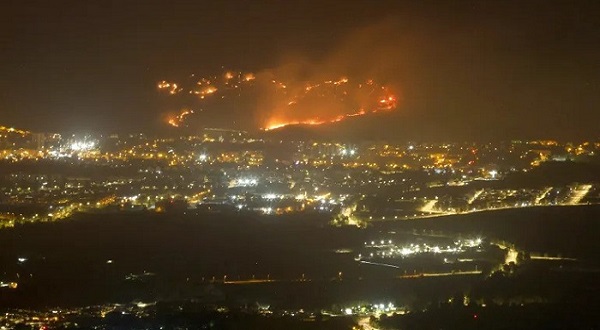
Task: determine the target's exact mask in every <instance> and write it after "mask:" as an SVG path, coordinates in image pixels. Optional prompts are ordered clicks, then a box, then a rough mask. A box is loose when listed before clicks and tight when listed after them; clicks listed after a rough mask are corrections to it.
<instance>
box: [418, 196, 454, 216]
mask: <svg viewBox="0 0 600 330" xmlns="http://www.w3.org/2000/svg"><path fill="white" fill-rule="evenodd" d="M437 202H438V201H437V199H432V200H430V201H427V203H425V205H423V207H422V208H421V209H419V212H423V213H436V214H452V213H451V212H447V211H440V210H435V209H434V207H435V205H436V204H437Z"/></svg>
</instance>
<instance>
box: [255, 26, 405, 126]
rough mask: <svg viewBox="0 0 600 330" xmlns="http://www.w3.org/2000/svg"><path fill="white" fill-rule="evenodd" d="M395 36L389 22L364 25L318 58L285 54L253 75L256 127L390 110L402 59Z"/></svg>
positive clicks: (395, 97)
mask: <svg viewBox="0 0 600 330" xmlns="http://www.w3.org/2000/svg"><path fill="white" fill-rule="evenodd" d="M397 32H398V25H397V24H396V23H394V22H391V21H386V22H383V23H379V24H376V25H372V26H368V27H366V28H362V29H358V30H356V31H354V32H352V33H350V34H349V35H348V36H347V37H345V38H344V39H343V40H342V41H341V42H339V43H338V44H336V45H332V46H333V47H331V50H330V51H329V52H328V53H327V54H326V55H325V56H323V57H321V58H320V59H317V60H314V59H309V58H308V57H306V56H302V55H300V54H288V55H286V56H284V57H283V59H282V60H281V61H280V63H279V65H277V66H275V67H273V68H269V69H266V70H263V71H261V72H258V73H257V75H256V76H257V78H258V79H257V82H258V83H259V84H261V85H260V86H259V88H258V92H259V97H258V101H257V105H256V112H255V114H256V116H255V120H256V122H257V125H259V126H260V127H271V126H278V125H283V124H285V123H307V124H308V123H323V122H332V121H339V120H340V119H341V118H343V117H347V116H356V115H362V114H368V113H371V112H378V111H381V110H394V109H395V108H396V104H397V102H398V101H399V100H401V98H400V95H401V94H402V93H401V88H402V86H401V83H400V79H398V77H397V75H395V73H397V72H398V70H397V67H398V63H399V62H400V61H402V56H401V54H402V53H401V50H400V48H401V47H399V44H398V42H399V38H398V35H397ZM400 39H401V38H400ZM390 40H394V41H393V42H391V41H390ZM400 41H401V40H400ZM278 84H281V85H278ZM274 87H275V91H274V90H273V88H274ZM383 100H387V101H385V102H383ZM392 100H393V102H389V101H392ZM392 103H393V104H392Z"/></svg>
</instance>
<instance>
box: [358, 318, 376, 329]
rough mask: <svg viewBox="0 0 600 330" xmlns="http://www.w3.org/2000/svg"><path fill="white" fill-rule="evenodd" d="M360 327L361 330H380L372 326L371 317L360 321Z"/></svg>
mask: <svg viewBox="0 0 600 330" xmlns="http://www.w3.org/2000/svg"><path fill="white" fill-rule="evenodd" d="M358 326H359V327H360V328H359V329H364V330H379V328H375V327H374V326H372V325H371V318H370V317H369V316H367V317H363V318H362V319H360V320H358Z"/></svg>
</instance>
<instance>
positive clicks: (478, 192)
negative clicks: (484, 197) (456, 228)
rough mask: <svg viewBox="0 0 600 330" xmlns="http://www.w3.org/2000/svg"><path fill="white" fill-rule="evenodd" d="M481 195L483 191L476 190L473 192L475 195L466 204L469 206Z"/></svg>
mask: <svg viewBox="0 0 600 330" xmlns="http://www.w3.org/2000/svg"><path fill="white" fill-rule="evenodd" d="M481 194H483V189H480V190H477V191H476V192H475V194H473V196H472V197H471V198H469V199H468V200H467V203H468V204H469V205H470V204H473V202H474V201H476V200H477V198H479V196H480V195H481Z"/></svg>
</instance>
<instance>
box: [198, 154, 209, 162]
mask: <svg viewBox="0 0 600 330" xmlns="http://www.w3.org/2000/svg"><path fill="white" fill-rule="evenodd" d="M207 158H208V156H207V155H206V154H200V156H199V157H198V160H200V161H201V162H203V161H205V160H206V159H207Z"/></svg>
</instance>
